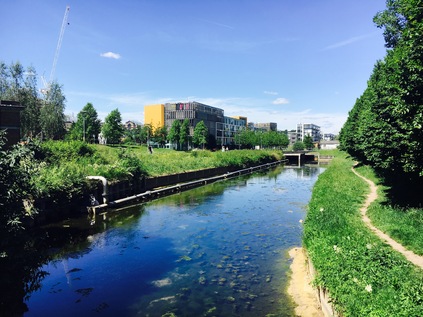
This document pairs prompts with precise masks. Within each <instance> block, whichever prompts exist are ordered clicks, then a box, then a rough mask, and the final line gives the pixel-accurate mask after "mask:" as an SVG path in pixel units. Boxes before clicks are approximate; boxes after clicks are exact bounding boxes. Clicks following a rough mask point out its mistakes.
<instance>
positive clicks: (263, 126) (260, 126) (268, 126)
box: [254, 122, 278, 131]
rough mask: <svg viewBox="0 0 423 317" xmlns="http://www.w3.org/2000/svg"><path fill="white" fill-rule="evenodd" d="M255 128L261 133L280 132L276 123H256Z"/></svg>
mask: <svg viewBox="0 0 423 317" xmlns="http://www.w3.org/2000/svg"><path fill="white" fill-rule="evenodd" d="M254 127H255V129H256V130H261V131H277V130H278V124H277V123H275V122H267V123H255V124H254Z"/></svg>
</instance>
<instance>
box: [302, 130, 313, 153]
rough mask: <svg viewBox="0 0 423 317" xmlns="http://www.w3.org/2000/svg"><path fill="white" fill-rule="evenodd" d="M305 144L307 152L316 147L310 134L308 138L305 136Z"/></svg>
mask: <svg viewBox="0 0 423 317" xmlns="http://www.w3.org/2000/svg"><path fill="white" fill-rule="evenodd" d="M303 143H304V147H305V148H306V149H307V150H311V149H312V148H313V147H314V145H313V138H312V137H311V136H310V135H309V134H307V135H306V136H304V141H303Z"/></svg>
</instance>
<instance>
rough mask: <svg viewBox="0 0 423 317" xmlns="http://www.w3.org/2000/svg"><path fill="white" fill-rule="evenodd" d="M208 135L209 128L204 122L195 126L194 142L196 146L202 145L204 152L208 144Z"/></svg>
mask: <svg viewBox="0 0 423 317" xmlns="http://www.w3.org/2000/svg"><path fill="white" fill-rule="evenodd" d="M208 134H209V132H208V129H207V126H206V125H205V123H204V121H203V120H201V121H200V122H198V123H197V124H196V125H195V128H194V135H193V137H192V141H193V142H194V144H197V145H201V146H202V147H203V150H204V145H205V144H206V143H207V135H208Z"/></svg>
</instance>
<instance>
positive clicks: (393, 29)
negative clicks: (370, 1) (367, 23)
mask: <svg viewBox="0 0 423 317" xmlns="http://www.w3.org/2000/svg"><path fill="white" fill-rule="evenodd" d="M402 2H403V1H402V0H387V1H386V5H387V9H386V10H384V11H381V12H378V13H377V14H376V15H375V17H374V18H373V22H374V23H375V24H376V26H377V27H378V28H381V29H383V36H384V37H385V46H386V47H388V48H394V47H395V46H396V45H397V43H398V42H399V40H400V38H401V36H402V33H403V31H404V28H405V26H406V23H407V19H406V17H405V16H404V15H403V13H402V6H403V4H402Z"/></svg>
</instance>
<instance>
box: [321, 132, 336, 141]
mask: <svg viewBox="0 0 423 317" xmlns="http://www.w3.org/2000/svg"><path fill="white" fill-rule="evenodd" d="M323 140H325V141H333V140H335V134H332V133H325V134H323Z"/></svg>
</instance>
